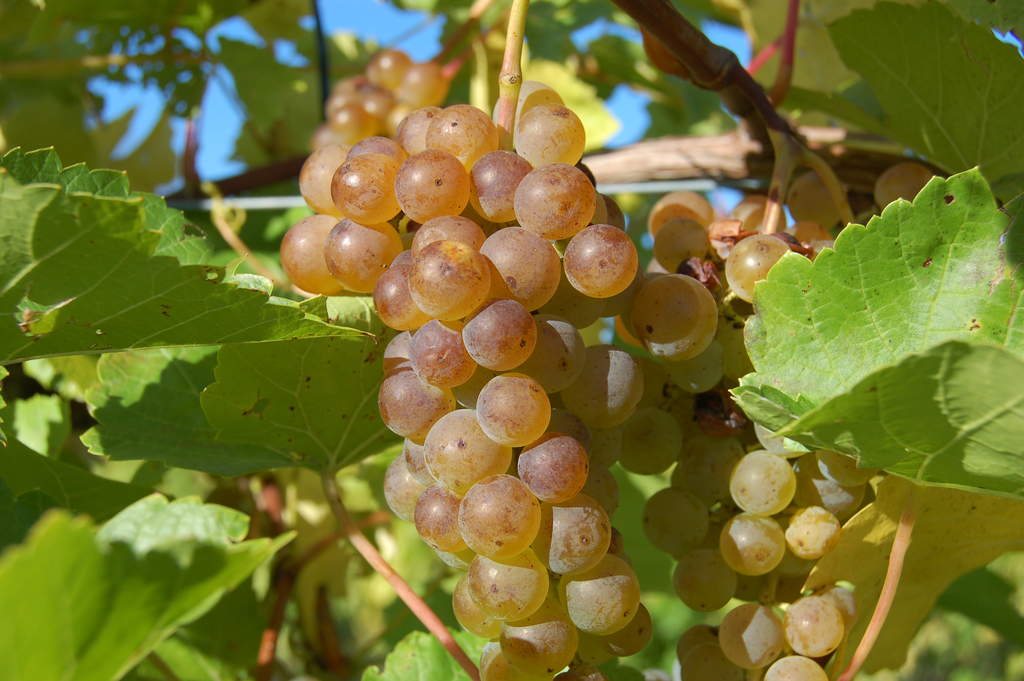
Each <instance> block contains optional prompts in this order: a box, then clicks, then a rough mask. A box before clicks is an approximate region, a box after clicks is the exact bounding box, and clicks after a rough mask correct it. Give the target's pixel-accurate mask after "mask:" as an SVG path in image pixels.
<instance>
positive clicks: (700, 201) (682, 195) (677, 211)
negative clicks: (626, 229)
mask: <svg viewBox="0 0 1024 681" xmlns="http://www.w3.org/2000/svg"><path fill="white" fill-rule="evenodd" d="M674 218H685V219H688V220H695V221H697V222H698V223H700V224H701V225H704V226H705V227H706V226H707V225H709V224H711V221H712V220H714V219H715V209H714V208H712V207H711V204H710V203H708V200H707V199H705V198H704V197H703V196H701V195H700V194H698V193H696V192H691V191H677V192H671V193H669V194H665V196H663V197H661V198H660V199H658V202H657V203H655V204H654V206H653V207H651V212H650V213H648V214H647V231H648V232H650V234H651V236H653V237H655V238H657V236H658V232H659V231H661V228H662V227H663V226H664V225H665V223H666V222H668V221H669V220H672V219H674Z"/></svg>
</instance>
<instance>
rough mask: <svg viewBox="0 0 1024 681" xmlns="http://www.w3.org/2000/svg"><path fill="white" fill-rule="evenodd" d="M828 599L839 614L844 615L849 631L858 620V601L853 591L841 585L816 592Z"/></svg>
mask: <svg viewBox="0 0 1024 681" xmlns="http://www.w3.org/2000/svg"><path fill="white" fill-rule="evenodd" d="M815 595H817V596H820V597H821V598H824V599H826V600H829V601H832V605H834V606H836V609H838V610H839V614H840V615H842V616H843V624H844V625H845V628H846V630H847V631H849V630H850V628H851V627H852V626H853V624H854V622H856V621H857V601H856V599H855V598H854V597H853V592H852V591H850V590H849V589H847V588H844V587H841V586H835V585H833V586H830V587H826V588H825V589H824V590H823V591H822V592H821V593H818V594H815Z"/></svg>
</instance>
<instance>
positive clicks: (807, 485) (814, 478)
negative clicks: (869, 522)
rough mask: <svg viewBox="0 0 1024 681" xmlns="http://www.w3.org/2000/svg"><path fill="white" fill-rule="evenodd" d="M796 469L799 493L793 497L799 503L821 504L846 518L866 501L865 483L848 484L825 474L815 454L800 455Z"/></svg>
mask: <svg viewBox="0 0 1024 681" xmlns="http://www.w3.org/2000/svg"><path fill="white" fill-rule="evenodd" d="M793 470H794V471H795V472H796V496H794V497H793V498H794V500H795V501H796V503H797V504H798V505H800V506H821V507H822V508H824V509H825V510H827V511H828V512H829V513H831V514H832V515H834V516H835V517H836V518H838V519H839V521H840V522H845V521H846V520H848V519H849V518H850V517H852V516H853V514H854V513H856V512H857V509H858V508H860V505H861V502H862V501H864V491H865V488H866V485H856V486H853V487H847V486H845V485H840V484H839V483H838V482H835V481H834V480H830V479H829V478H826V477H825V476H824V475H822V474H821V470H820V469H819V467H818V458H817V457H816V456H815V455H814V454H805V455H804V456H801V457H800V458H799V459H797V462H796V464H795V465H794V466H793Z"/></svg>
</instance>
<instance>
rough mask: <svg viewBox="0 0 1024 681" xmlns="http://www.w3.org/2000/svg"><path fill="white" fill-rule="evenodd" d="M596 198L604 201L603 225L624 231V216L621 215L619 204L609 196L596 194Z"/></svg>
mask: <svg viewBox="0 0 1024 681" xmlns="http://www.w3.org/2000/svg"><path fill="white" fill-rule="evenodd" d="M597 196H598V198H600V199H604V207H605V214H606V215H607V217H606V218H605V223H607V224H609V225H614V226H616V227H618V228H619V229H626V216H625V215H624V214H623V213H622V209H621V208H619V204H618V203H616V202H615V199H613V198H612V197H610V196H607V195H605V194H598V195H597Z"/></svg>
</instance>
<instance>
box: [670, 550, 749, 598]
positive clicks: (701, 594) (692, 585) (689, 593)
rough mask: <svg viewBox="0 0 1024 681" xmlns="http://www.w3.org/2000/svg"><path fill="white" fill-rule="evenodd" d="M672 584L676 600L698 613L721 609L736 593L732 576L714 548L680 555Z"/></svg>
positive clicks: (731, 572)
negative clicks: (676, 595)
mask: <svg viewBox="0 0 1024 681" xmlns="http://www.w3.org/2000/svg"><path fill="white" fill-rule="evenodd" d="M672 583H673V584H674V585H675V588H676V593H677V594H678V595H679V598H680V600H682V601H683V603H685V604H686V606H687V607H688V608H690V609H692V610H697V611H700V612H712V611H714V610H718V609H719V608H722V607H725V604H726V603H728V602H729V600H730V599H731V598H732V597H733V595H734V594H735V593H736V573H735V572H733V571H732V570H731V569H730V568H729V566H728V565H726V564H725V561H724V560H722V556H721V554H720V553H718V551H716V550H715V549H696V550H695V551H689V552H687V553H685V554H683V555H682V556H681V557H680V558H679V563H678V564H677V565H676V570H675V573H673V577H672Z"/></svg>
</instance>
